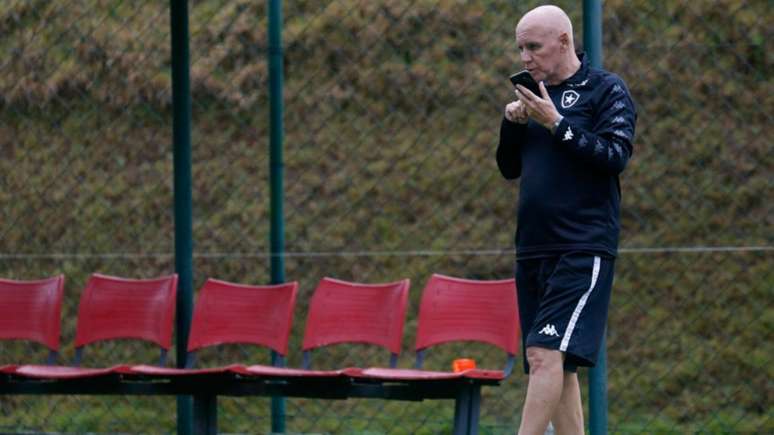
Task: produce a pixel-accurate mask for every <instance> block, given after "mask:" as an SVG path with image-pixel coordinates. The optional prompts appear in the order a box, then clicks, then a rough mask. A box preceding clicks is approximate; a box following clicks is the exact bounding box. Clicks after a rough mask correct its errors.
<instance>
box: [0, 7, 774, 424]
mask: <svg viewBox="0 0 774 435" xmlns="http://www.w3.org/2000/svg"><path fill="white" fill-rule="evenodd" d="M285 3H286V4H285V11H284V17H285V32H284V42H285V72H286V89H285V98H286V114H285V125H286V129H287V131H286V139H285V157H286V162H285V169H286V178H285V180H286V181H285V183H286V186H285V187H286V199H285V208H286V218H287V235H286V239H287V250H288V251H289V252H292V253H306V255H305V256H304V255H297V256H291V257H288V259H287V273H286V275H287V277H288V278H289V279H291V280H298V281H300V283H301V297H300V305H299V307H298V310H297V311H296V321H295V322H294V336H293V337H292V339H291V347H290V348H291V349H292V351H291V355H290V364H291V365H296V366H297V365H299V364H300V355H298V352H296V351H295V350H297V349H299V347H300V342H301V333H302V331H303V326H304V317H305V315H306V301H307V300H308V298H309V296H310V295H311V292H312V290H313V289H314V286H315V285H316V283H317V281H318V280H319V279H320V278H321V277H323V276H326V275H327V276H335V277H338V278H341V279H351V280H355V281H362V282H368V281H371V282H378V281H388V280H396V279H399V278H403V277H409V278H411V280H412V300H411V305H410V308H409V316H410V318H409V319H408V324H407V328H406V331H405V338H404V346H405V352H404V354H403V355H402V356H401V360H400V362H399V364H400V365H401V366H403V367H408V366H410V365H411V362H412V358H413V352H412V350H413V349H412V347H413V339H414V331H415V329H416V320H415V318H414V317H415V315H416V309H417V307H418V299H419V295H420V293H421V289H422V286H423V285H424V283H425V280H426V279H427V278H428V277H429V276H430V274H431V273H434V272H438V273H444V274H448V275H456V276H465V277H470V278H482V279H487V278H503V277H508V276H511V274H512V263H513V256H512V255H511V254H509V253H508V252H503V253H502V254H493V253H485V254H480V255H473V254H471V253H469V252H467V251H477V250H484V251H491V250H500V249H502V250H507V249H509V248H510V247H511V246H512V237H513V229H514V228H515V225H514V218H513V216H514V209H515V200H516V196H515V195H516V189H515V185H512V184H509V183H507V182H505V181H503V180H502V179H501V178H500V176H499V174H498V173H497V169H496V166H495V163H494V149H495V146H496V143H497V137H498V136H497V135H498V128H499V122H500V117H501V110H502V107H503V106H504V104H505V103H506V102H507V101H509V99H510V98H511V97H512V94H511V88H510V85H509V83H508V81H507V75H508V74H509V73H511V72H513V71H514V70H516V69H518V68H519V65H518V55H517V53H516V50H515V47H514V44H513V41H512V39H513V36H512V34H513V27H514V25H515V23H516V21H517V19H518V17H519V16H520V14H521V13H523V12H524V11H526V10H527V9H528V8H529V7H531V6H532V5H533V4H536V3H537V2H518V4H517V5H515V6H509V5H506V4H505V2H494V1H489V0H487V1H476V2H460V1H453V0H422V1H414V2H409V1H405V0H384V1H378V2H377V1H363V2H360V1H353V0H337V1H326V2H320V1H308V0H299V1H293V2H285ZM558 3H559V4H560V5H562V6H563V7H565V8H566V9H567V10H568V12H570V14H571V16H572V17H573V19H574V22H575V23H576V35H577V36H578V37H579V36H580V35H581V29H580V27H581V20H580V18H581V10H580V6H579V4H580V3H579V2H569V1H563V2H558ZM604 7H605V23H604V38H605V53H604V58H605V65H606V67H607V68H608V69H610V70H612V71H614V72H616V73H618V74H619V75H620V76H622V77H623V78H624V79H625V80H626V82H627V84H628V85H629V87H630V89H631V91H632V94H633V95H634V98H635V100H636V102H637V103H638V110H639V116H640V118H639V124H638V131H637V139H636V145H635V156H634V158H633V160H632V161H631V162H630V166H629V167H628V168H627V170H626V172H625V173H624V175H623V176H622V179H621V183H622V189H623V196H624V206H623V210H622V219H623V233H622V247H624V248H628V249H629V250H628V251H624V252H623V253H622V254H621V256H620V257H619V260H618V265H617V271H618V272H617V278H616V279H617V281H616V285H615V293H614V296H613V302H612V306H611V318H610V319H611V321H610V327H609V340H608V346H609V353H608V358H609V364H608V366H609V372H610V373H609V376H610V379H609V386H610V391H609V396H610V429H611V433H622V434H634V433H643V434H645V433H647V434H654V433H655V434H682V433H723V434H725V433H774V421H773V419H772V411H771V409H772V399H773V397H772V391H774V388H772V385H771V383H772V379H774V373H772V368H771V367H772V364H771V363H772V360H771V358H772V355H773V354H774V349H772V343H771V340H770V337H771V331H772V329H773V327H774V310H773V309H772V307H771V304H770V303H768V301H770V300H771V295H772V289H774V274H773V273H774V272H772V270H773V268H772V254H771V251H762V252H746V253H739V252H707V253H695V252H678V253H642V252H639V251H636V249H637V248H652V247H684V246H771V245H772V232H771V227H772V215H773V214H772V210H771V200H770V198H771V195H770V192H771V174H772V159H771V154H772V146H771V135H770V134H768V129H769V128H770V124H771V122H770V120H771V115H770V108H771V107H774V86H773V85H772V80H771V73H770V71H772V62H773V61H774V57H773V54H772V51H771V50H767V49H766V45H765V44H766V43H767V41H768V40H769V39H770V37H769V36H770V31H769V29H768V27H767V24H768V22H770V21H771V20H770V16H771V12H770V7H769V4H768V2H765V1H760V0H755V1H750V2H746V3H741V2H736V1H732V0H720V1H704V0H701V1H691V2H687V1H686V2H677V1H644V0H638V1H623V0H609V1H606V2H605V5H604ZM265 17H266V11H265V2H260V1H252V0H249V1H248V0H229V1H224V0H198V1H193V2H191V24H190V27H191V58H192V66H191V85H192V96H193V105H194V107H193V118H194V124H195V125H194V131H193V147H194V149H193V161H194V167H193V175H194V219H195V220H194V236H195V251H196V255H197V256H196V258H195V265H194V270H195V285H196V286H200V285H201V284H202V283H203V282H204V280H205V279H206V278H207V277H210V276H212V277H217V278H221V279H226V280H230V281H236V282H246V283H265V282H267V281H268V279H269V273H268V259H267V258H266V257H265V253H266V252H267V251H268V231H269V227H268V202H269V201H268V193H269V191H268V161H267V153H268V124H267V122H268V103H267V101H268V95H267V89H268V87H267V80H268V77H267V74H268V73H267V64H266V51H267V38H266V19H265ZM168 22H169V14H168V10H167V9H166V2H158V1H148V0H145V1H133V2H126V1H123V2H121V1H104V0H82V1H65V2H48V1H26V0H6V1H4V2H2V4H0V53H3V56H2V57H0V59H2V60H0V222H2V225H0V276H3V277H12V278H20V279H23V278H34V277H40V276H45V275H51V274H55V273H65V274H66V276H67V281H66V303H65V307H64V312H63V318H64V319H65V321H64V327H63V337H62V340H63V341H62V342H63V345H64V348H63V357H64V359H65V360H69V359H70V358H71V357H72V347H71V343H72V339H73V335H74V327H75V325H74V320H73V319H74V317H75V313H76V310H77V301H78V295H79V294H80V291H81V289H82V288H83V285H84V283H85V281H86V279H87V277H88V275H89V274H90V273H92V272H95V271H99V272H102V273H109V274H114V275H124V276H153V275H158V274H162V273H169V272H171V271H172V270H173V268H174V257H173V256H172V255H171V253H172V252H173V216H172V207H171V204H172V155H171V86H170V83H171V78H170V71H169V65H170V48H169V34H168V33H169V23H168ZM632 249H635V251H632ZM361 251H367V252H371V253H373V252H377V253H382V254H374V255H361V256H356V255H354V254H355V253H358V252H361ZM417 251H421V253H420V254H421V255H419V254H418V253H417ZM441 251H449V252H447V253H446V254H444V255H437V254H438V253H439V252H441ZM314 253H318V254H319V253H323V254H324V253H333V254H335V255H317V254H314ZM400 253H403V254H400ZM411 253H413V254H411ZM9 254H11V256H8V255H9ZM52 254H56V255H52ZM73 254H76V255H73ZM3 349H4V351H3V352H2V354H0V363H2V362H12V361H15V362H18V361H19V360H25V361H26V360H28V359H29V358H33V355H34V358H37V357H38V354H34V353H33V352H31V351H30V350H29V349H28V348H26V347H18V348H16V347H11V350H10V351H5V350H7V349H8V348H7V347H3ZM117 349H118V347H116V348H112V347H109V348H107V349H101V350H96V351H94V352H92V353H89V354H88V356H89V357H92V358H93V359H92V361H94V362H95V363H101V362H103V361H108V360H109V359H110V358H115V359H116V360H120V359H131V358H137V359H138V360H142V359H143V358H144V357H145V356H146V355H150V353H149V351H146V350H140V351H139V353H138V350H137V349H134V348H133V349H132V350H130V351H128V352H127V353H126V354H121V353H117ZM462 353H465V354H473V355H474V356H475V357H476V359H477V360H478V361H479V363H480V364H484V365H489V366H491V367H497V366H500V365H501V364H502V362H503V359H502V357H501V355H499V353H498V352H494V351H492V350H490V349H485V348H482V349H478V348H474V349H473V350H470V349H468V348H464V349H463V348H462V347H456V348H455V347H449V348H443V349H440V350H439V351H438V352H436V353H435V354H434V355H433V356H432V358H433V359H431V360H430V361H429V364H430V367H431V368H432V367H436V368H440V367H444V368H445V367H447V366H448V364H449V362H450V361H451V359H452V358H454V357H456V356H459V355H461V354H462ZM209 358H210V359H209V360H207V359H205V361H211V362H212V363H225V362H231V361H232V360H233V359H234V358H240V359H241V358H245V359H249V361H259V360H264V359H265V358H266V355H265V353H264V352H255V353H251V354H248V356H245V355H244V354H243V353H242V351H241V350H240V349H229V350H227V351H225V352H223V353H213V354H212V355H210V356H209ZM385 358H386V356H385V355H383V354H382V353H379V352H368V351H367V350H366V349H364V348H361V347H357V346H354V347H351V348H349V347H345V348H344V349H342V350H332V351H330V352H329V353H327V354H321V355H319V356H316V357H315V361H316V362H319V364H320V365H321V366H324V365H325V364H326V363H327V364H330V365H331V366H334V365H339V363H340V362H342V361H350V360H351V361H352V363H357V364H361V363H362V364H383V361H385ZM147 360H148V359H146V360H144V361H147ZM524 385H525V379H524V378H523V377H522V376H520V374H519V373H518V371H517V373H516V374H515V375H514V376H513V377H512V378H511V379H509V380H508V382H506V384H505V385H504V386H503V387H500V388H490V389H487V390H486V391H485V392H484V402H483V409H482V412H483V414H482V433H491V434H501V433H512V432H513V428H514V426H515V425H516V423H517V422H518V418H519V417H518V415H517V410H518V409H519V407H520V405H521V402H522V400H523V394H524V390H523V386H524ZM174 409H175V403H174V400H172V399H163V398H162V399H147V400H146V399H142V400H137V399H136V398H109V399H106V398H102V397H10V398H9V397H0V431H3V432H5V431H13V430H39V431H43V430H46V431H66V432H86V431H97V432H120V431H129V432H159V431H167V432H171V431H173V430H174ZM220 410H221V417H220V426H221V429H222V430H223V431H224V432H261V431H264V430H267V429H268V427H269V423H268V421H269V416H268V412H269V411H268V410H269V405H268V401H267V400H266V399H258V398H236V399H230V398H224V399H222V400H221V401H220ZM452 412H453V407H452V405H451V403H448V402H439V403H436V402H425V403H382V402H377V401H359V402H354V401H346V402H324V401H311V400H301V399H292V400H289V401H288V428H289V430H291V431H295V432H331V433H334V432H335V433H343V434H349V433H353V434H354V433H360V434H366V433H368V434H371V433H391V434H403V433H417V434H425V433H427V434H430V433H445V432H447V431H448V430H449V429H448V422H449V420H450V417H451V413H452Z"/></svg>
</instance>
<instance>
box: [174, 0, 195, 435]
mask: <svg viewBox="0 0 774 435" xmlns="http://www.w3.org/2000/svg"><path fill="white" fill-rule="evenodd" d="M169 4H170V31H171V36H172V107H173V120H172V137H173V141H174V151H173V154H174V177H175V182H174V184H175V186H174V188H175V271H176V272H177V274H178V289H177V316H176V318H177V328H176V336H175V339H176V342H175V343H176V344H175V346H176V360H177V366H178V367H183V365H184V364H185V359H186V345H187V343H188V332H189V325H190V324H191V312H192V306H193V223H192V217H191V209H192V202H193V201H192V194H191V83H190V70H189V68H190V66H189V64H190V54H189V49H188V1H187V0H170V3H169ZM192 427H193V401H192V399H191V397H190V396H178V397H177V433H178V434H181V435H189V434H191V433H192V432H193V430H192Z"/></svg>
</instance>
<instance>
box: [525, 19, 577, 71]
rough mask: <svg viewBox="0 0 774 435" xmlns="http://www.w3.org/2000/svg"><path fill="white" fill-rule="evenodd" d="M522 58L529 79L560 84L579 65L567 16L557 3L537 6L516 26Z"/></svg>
mask: <svg viewBox="0 0 774 435" xmlns="http://www.w3.org/2000/svg"><path fill="white" fill-rule="evenodd" d="M516 44H517V45H518V47H519V53H520V54H521V61H522V62H523V63H524V68H526V69H527V70H528V71H529V72H530V74H531V75H532V78H534V79H535V80H536V81H540V80H544V81H546V82H547V83H548V84H550V85H554V84H559V83H561V82H562V81H563V80H565V79H566V78H568V77H570V76H571V75H572V74H573V73H574V72H575V71H577V70H578V68H579V67H580V61H579V59H578V56H576V55H575V43H574V42H573V36H572V23H571V22H570V17H568V16H567V14H566V13H564V11H563V10H561V9H560V8H558V7H556V6H540V7H537V8H535V9H532V10H531V11H529V12H527V13H526V14H524V16H523V17H522V18H521V20H519V24H518V25H516Z"/></svg>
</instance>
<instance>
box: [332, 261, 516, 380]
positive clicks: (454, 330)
mask: <svg viewBox="0 0 774 435" xmlns="http://www.w3.org/2000/svg"><path fill="white" fill-rule="evenodd" d="M519 338H520V329H519V316H518V306H517V302H516V283H515V280H514V279H507V280H497V281H478V280H469V279H462V278H453V277H449V276H444V275H439V274H434V275H433V276H432V277H431V278H430V281H429V282H428V283H427V285H426V286H425V289H424V291H423V293H422V302H421V304H420V307H419V324H418V329H417V339H416V351H417V363H416V369H414V370H390V369H385V368H370V369H366V370H363V371H360V372H346V374H348V375H350V376H355V377H365V378H375V379H394V380H433V379H453V378H457V377H468V378H476V379H504V378H505V377H507V376H508V375H510V372H511V371H512V370H513V364H514V361H515V354H516V351H517V349H518V342H519ZM456 341H477V342H484V343H488V344H491V345H494V346H497V347H499V348H500V349H502V350H504V351H505V352H506V353H507V355H508V358H507V362H506V366H505V369H504V370H482V369H470V370H465V371H462V372H458V373H455V372H444V371H428V370H421V368H422V365H423V361H424V353H425V351H426V350H427V349H428V348H430V347H431V346H434V345H438V344H442V343H447V342H456Z"/></svg>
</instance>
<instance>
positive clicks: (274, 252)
mask: <svg viewBox="0 0 774 435" xmlns="http://www.w3.org/2000/svg"><path fill="white" fill-rule="evenodd" d="M268 18H269V53H268V54H269V117H270V119H269V120H270V123H269V124H270V127H269V130H270V136H271V137H270V142H269V147H270V150H269V179H270V184H271V211H270V213H271V218H270V220H271V282H272V283H273V284H279V283H282V282H285V257H284V255H283V254H284V251H285V223H284V215H283V211H282V202H283V187H282V177H283V170H284V166H283V162H282V142H283V134H284V127H283V119H282V118H283V111H284V108H283V94H282V87H283V84H282V81H283V71H282V62H283V53H282V1H281V0H269V17H268ZM271 431H272V432H274V433H284V432H285V398H284V397H272V398H271Z"/></svg>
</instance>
